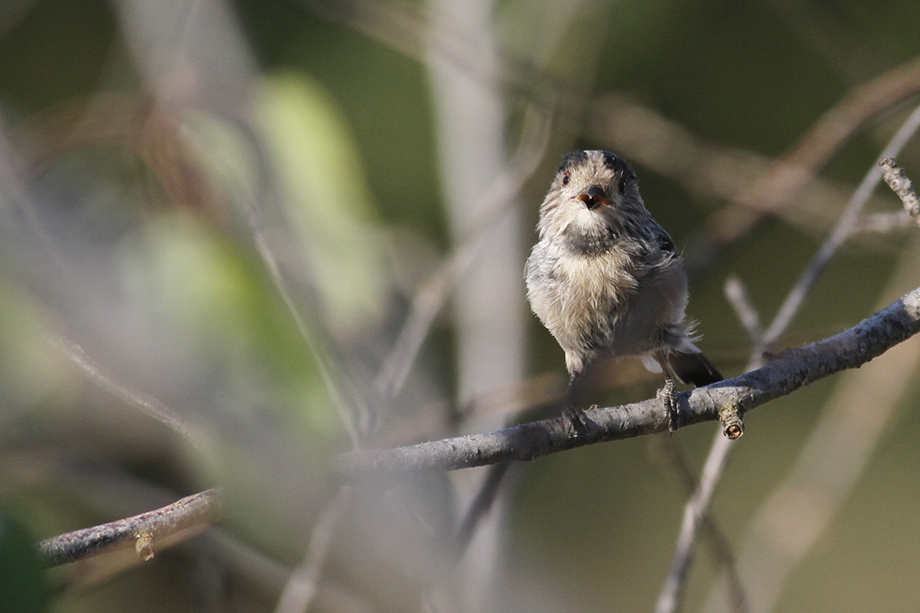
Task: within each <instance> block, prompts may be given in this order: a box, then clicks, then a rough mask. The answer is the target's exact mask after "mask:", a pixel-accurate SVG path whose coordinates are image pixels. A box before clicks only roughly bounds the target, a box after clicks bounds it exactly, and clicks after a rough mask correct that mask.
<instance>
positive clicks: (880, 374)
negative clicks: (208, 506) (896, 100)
mask: <svg viewBox="0 0 920 613" xmlns="http://www.w3.org/2000/svg"><path fill="white" fill-rule="evenodd" d="M917 257H918V245H917V244H915V245H914V246H913V248H912V249H910V250H909V251H908V252H906V253H905V254H904V255H903V257H902V258H901V264H900V266H899V267H898V269H897V271H896V272H895V275H894V277H893V279H892V281H891V282H890V283H889V291H891V290H895V289H900V288H903V287H904V286H905V284H909V283H913V282H916V261H917ZM918 365H920V346H918V345H917V344H916V343H905V344H903V345H900V346H898V347H895V348H893V349H892V351H890V352H888V353H887V354H886V355H885V356H884V358H883V359H880V360H878V361H877V362H872V363H871V364H868V365H866V366H864V367H862V368H860V369H858V370H854V371H851V372H848V373H847V374H846V375H845V376H843V377H842V378H841V383H840V385H838V386H837V388H836V389H835V390H834V393H833V395H832V396H831V397H830V398H828V400H827V402H826V407H827V408H826V410H824V411H823V412H822V415H821V417H820V419H819V421H818V423H817V424H816V425H815V427H814V429H813V431H812V433H811V434H810V436H809V438H808V441H807V442H806V443H805V444H804V445H803V446H802V450H801V452H800V453H799V455H798V458H797V459H796V461H795V464H794V466H793V467H792V469H791V470H790V472H789V474H788V476H786V477H785V479H784V480H783V482H782V483H781V484H780V485H778V486H777V487H776V489H775V490H774V491H773V492H772V493H771V494H770V496H769V497H768V498H767V499H766V500H765V501H764V503H763V505H762V506H761V509H760V511H759V512H758V513H757V515H756V516H755V517H754V519H753V520H752V521H751V525H750V528H749V529H748V535H747V538H746V539H745V541H746V542H745V543H744V546H743V547H742V548H740V551H739V554H738V572H739V573H740V574H741V576H742V578H743V580H744V581H745V589H746V594H747V596H748V602H749V604H750V606H751V609H752V610H753V611H758V612H760V611H763V612H765V611H771V610H774V609H775V603H776V602H777V600H778V598H779V597H780V595H781V594H782V589H783V586H784V585H785V582H786V580H787V578H788V577H789V575H790V573H791V572H792V570H793V569H794V568H795V567H796V565H798V564H799V563H800V562H802V560H803V559H805V558H806V556H808V554H809V552H810V551H811V550H812V548H813V546H814V545H815V544H816V543H817V542H818V540H819V538H820V537H821V535H822V534H824V533H825V532H826V530H827V528H828V526H829V525H830V524H831V522H832V521H833V518H834V516H835V515H836V514H837V513H839V511H840V509H841V507H842V506H843V505H844V504H845V502H846V500H847V497H848V496H849V494H850V492H852V490H853V487H854V486H855V485H856V483H857V482H858V480H859V478H860V475H861V474H862V473H863V471H864V469H865V466H866V464H867V463H868V462H869V460H870V459H871V457H872V454H873V452H874V451H875V449H877V446H878V444H879V441H880V440H881V438H882V437H883V435H884V434H885V432H886V426H888V425H889V424H890V422H891V420H892V419H893V416H894V415H895V412H896V411H897V409H898V407H899V406H901V405H902V402H903V401H904V399H905V398H906V397H907V396H906V394H908V393H909V390H910V388H911V386H912V382H913V381H915V373H916V370H917V367H918ZM719 589H720V588H719V587H716V588H715V589H714V590H713V591H712V592H711V594H710V597H709V599H708V603H707V604H708V606H707V607H704V609H703V610H707V611H712V610H721V607H719V608H718V609H715V607H714V605H716V604H717V601H716V595H717V593H718V591H719Z"/></svg>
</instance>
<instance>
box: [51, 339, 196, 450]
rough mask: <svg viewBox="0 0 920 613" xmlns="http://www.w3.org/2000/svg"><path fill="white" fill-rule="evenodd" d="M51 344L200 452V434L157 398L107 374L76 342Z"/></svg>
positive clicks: (91, 377)
mask: <svg viewBox="0 0 920 613" xmlns="http://www.w3.org/2000/svg"><path fill="white" fill-rule="evenodd" d="M48 340H49V342H50V343H51V344H52V345H53V346H54V347H55V348H56V349H57V350H58V351H60V352H61V353H62V354H63V355H64V356H65V357H67V359H69V360H70V362H71V363H72V364H73V365H74V366H76V367H77V368H78V369H79V370H80V372H81V373H82V374H83V376H85V377H86V378H87V379H89V380H91V381H92V382H93V383H95V384H96V385H98V386H99V387H101V388H102V389H104V390H105V391H107V392H109V393H110V394H112V395H113V396H115V397H117V398H121V399H122V400H124V401H125V402H127V403H128V404H130V405H131V406H133V407H134V408H136V409H138V410H139V411H140V412H141V413H143V414H144V415H147V416H148V417H151V418H152V419H155V420H156V421H158V422H160V423H161V424H163V425H164V426H166V427H167V428H169V429H170V430H172V431H173V432H175V433H176V434H178V435H179V436H181V437H182V438H183V439H184V440H185V441H186V442H188V443H189V444H191V445H192V446H193V447H195V448H196V449H199V441H198V440H197V439H198V435H197V434H196V433H195V432H194V431H193V429H192V428H191V427H190V426H188V425H187V424H186V423H185V421H184V420H183V419H182V418H181V417H180V416H179V414H178V413H176V412H175V411H173V410H172V409H170V408H169V407H167V406H166V405H165V404H163V403H162V402H160V401H159V400H158V399H157V398H155V397H153V396H151V395H149V394H145V393H143V392H140V391H137V390H134V389H131V388H130V387H128V386H126V385H123V384H121V383H119V382H117V381H116V380H115V378H114V377H112V376H111V375H109V373H108V371H107V370H106V369H105V368H104V367H103V366H102V365H101V364H99V363H98V362H96V361H95V360H93V359H92V358H91V357H90V356H89V355H87V354H86V352H85V351H83V348H82V347H80V346H79V345H77V344H76V343H74V342H73V341H71V340H69V339H67V338H64V337H62V336H59V337H49V338H48Z"/></svg>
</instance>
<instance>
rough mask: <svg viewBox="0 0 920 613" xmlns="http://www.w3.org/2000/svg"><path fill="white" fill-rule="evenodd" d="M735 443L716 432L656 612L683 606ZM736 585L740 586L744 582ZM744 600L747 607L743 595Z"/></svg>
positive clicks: (692, 496) (686, 507)
mask: <svg viewBox="0 0 920 613" xmlns="http://www.w3.org/2000/svg"><path fill="white" fill-rule="evenodd" d="M731 444H732V442H731V440H730V439H728V438H726V437H724V436H722V435H721V433H718V434H716V440H715V441H714V442H713V447H712V450H711V451H710V453H709V457H707V458H706V464H705V465H704V466H703V474H702V475H701V476H700V482H699V485H698V486H697V487H696V489H695V490H694V491H693V494H692V495H691V496H690V500H689V501H688V502H687V505H686V506H685V507H684V517H683V521H682V522H681V527H680V535H679V536H678V538H677V546H676V547H675V551H674V558H673V560H672V561H671V570H670V572H669V573H668V576H667V579H666V580H665V584H664V587H663V588H662V590H661V593H660V594H659V595H658V602H657V604H656V605H655V613H670V612H671V611H676V610H677V609H678V608H679V606H680V601H681V596H682V593H683V588H684V585H685V584H686V582H685V579H686V575H687V571H688V570H689V569H690V562H692V560H693V554H694V551H695V550H696V543H697V542H698V534H699V531H700V529H701V528H702V527H703V526H704V525H705V518H708V516H709V508H710V506H711V505H712V496H713V494H715V490H716V486H717V485H718V484H719V483H720V482H721V476H722V474H723V473H724V472H725V467H726V466H727V465H728V460H729V458H730V457H731ZM736 585H737V586H740V582H738V583H737V584H736ZM734 600H735V602H736V603H737V602H739V600H738V599H737V598H735V599H734ZM740 602H741V603H742V610H743V607H744V605H743V603H744V600H743V597H742V599H741V600H740Z"/></svg>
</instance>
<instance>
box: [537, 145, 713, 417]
mask: <svg viewBox="0 0 920 613" xmlns="http://www.w3.org/2000/svg"><path fill="white" fill-rule="evenodd" d="M537 230H538V232H539V234H540V240H539V242H537V244H536V245H535V246H534V248H533V251H532V252H531V254H530V258H528V260H527V266H526V269H525V275H526V278H527V297H528V299H529V300H530V305H531V307H532V308H533V312H534V313H536V315H537V317H539V318H540V321H542V322H543V325H545V326H546V327H547V328H548V329H549V331H550V333H552V335H553V336H554V337H555V338H556V340H557V341H558V342H559V345H560V346H561V347H562V349H563V350H564V351H565V364H566V367H567V369H568V371H569V375H570V379H569V387H568V390H567V391H566V395H565V401H564V404H563V412H564V413H565V415H566V416H567V417H569V419H570V420H571V421H572V424H573V426H574V427H575V428H576V432H578V430H579V429H580V428H583V427H584V422H583V419H584V416H583V414H582V413H581V412H579V411H577V410H576V409H575V396H576V390H577V383H578V380H579V377H580V376H581V375H582V374H583V373H584V372H585V369H586V368H588V367H589V366H590V365H591V364H593V363H594V362H596V361H597V360H599V359H601V358H619V357H625V356H640V357H642V358H643V360H644V362H645V364H646V366H647V367H648V368H649V369H650V370H653V371H656V372H657V371H658V370H659V368H660V369H661V370H662V371H663V372H664V375H665V386H664V388H663V389H662V390H661V392H660V393H659V397H660V398H662V401H663V403H664V404H665V405H666V407H667V411H668V417H669V424H670V427H671V429H672V430H673V429H675V428H676V427H677V426H678V425H679V424H678V419H679V415H678V405H677V395H676V390H675V386H674V376H676V377H677V378H679V379H680V380H681V381H684V382H686V383H692V384H694V385H696V386H702V385H708V384H710V383H714V382H716V381H721V380H722V376H721V375H720V374H719V372H718V371H717V370H716V369H715V368H714V367H713V365H712V364H711V363H710V362H709V360H707V359H706V357H705V356H703V354H702V352H701V351H700V350H699V348H697V346H696V345H694V344H693V342H692V340H691V338H690V336H689V331H688V323H687V321H686V318H685V315H684V310H685V309H686V306H687V274H686V273H685V272H684V268H683V264H682V263H681V259H680V256H679V255H678V254H677V250H676V249H675V247H674V242H673V241H672V240H671V237H670V236H668V233H667V232H665V230H664V228H662V227H661V226H660V225H658V222H656V221H655V220H654V219H653V218H652V216H651V214H649V212H648V211H647V210H646V208H645V205H644V204H643V202H642V197H641V196H639V186H638V184H637V182H636V175H635V173H634V172H633V170H632V168H631V167H630V166H629V164H627V163H626V161H625V160H623V159H622V158H620V157H617V156H616V155H614V154H612V153H608V152H606V151H576V152H574V153H569V154H568V155H566V156H565V157H564V158H563V160H562V165H561V166H560V167H559V170H558V171H557V173H556V178H555V179H554V180H553V184H552V185H551V186H550V189H549V193H547V195H546V199H545V200H544V201H543V204H542V205H541V206H540V222H539V224H538V225H537Z"/></svg>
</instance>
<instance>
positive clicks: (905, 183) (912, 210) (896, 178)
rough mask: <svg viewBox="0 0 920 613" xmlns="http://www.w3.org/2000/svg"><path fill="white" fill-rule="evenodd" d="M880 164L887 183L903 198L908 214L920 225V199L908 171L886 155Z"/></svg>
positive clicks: (902, 201)
mask: <svg viewBox="0 0 920 613" xmlns="http://www.w3.org/2000/svg"><path fill="white" fill-rule="evenodd" d="M879 165H880V166H881V167H882V178H883V179H885V183H887V184H888V187H890V188H891V191H893V192H894V193H895V194H897V195H898V198H900V199H901V204H903V205H904V210H905V211H907V214H908V215H910V216H911V217H913V218H914V221H915V222H917V224H918V225H920V199H918V198H917V192H915V191H914V184H913V183H911V180H910V179H909V178H908V177H907V173H906V172H904V170H903V169H901V168H898V166H897V164H896V163H895V161H894V158H890V157H886V158H885V159H883V160H882V161H881V162H880V163H879Z"/></svg>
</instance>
